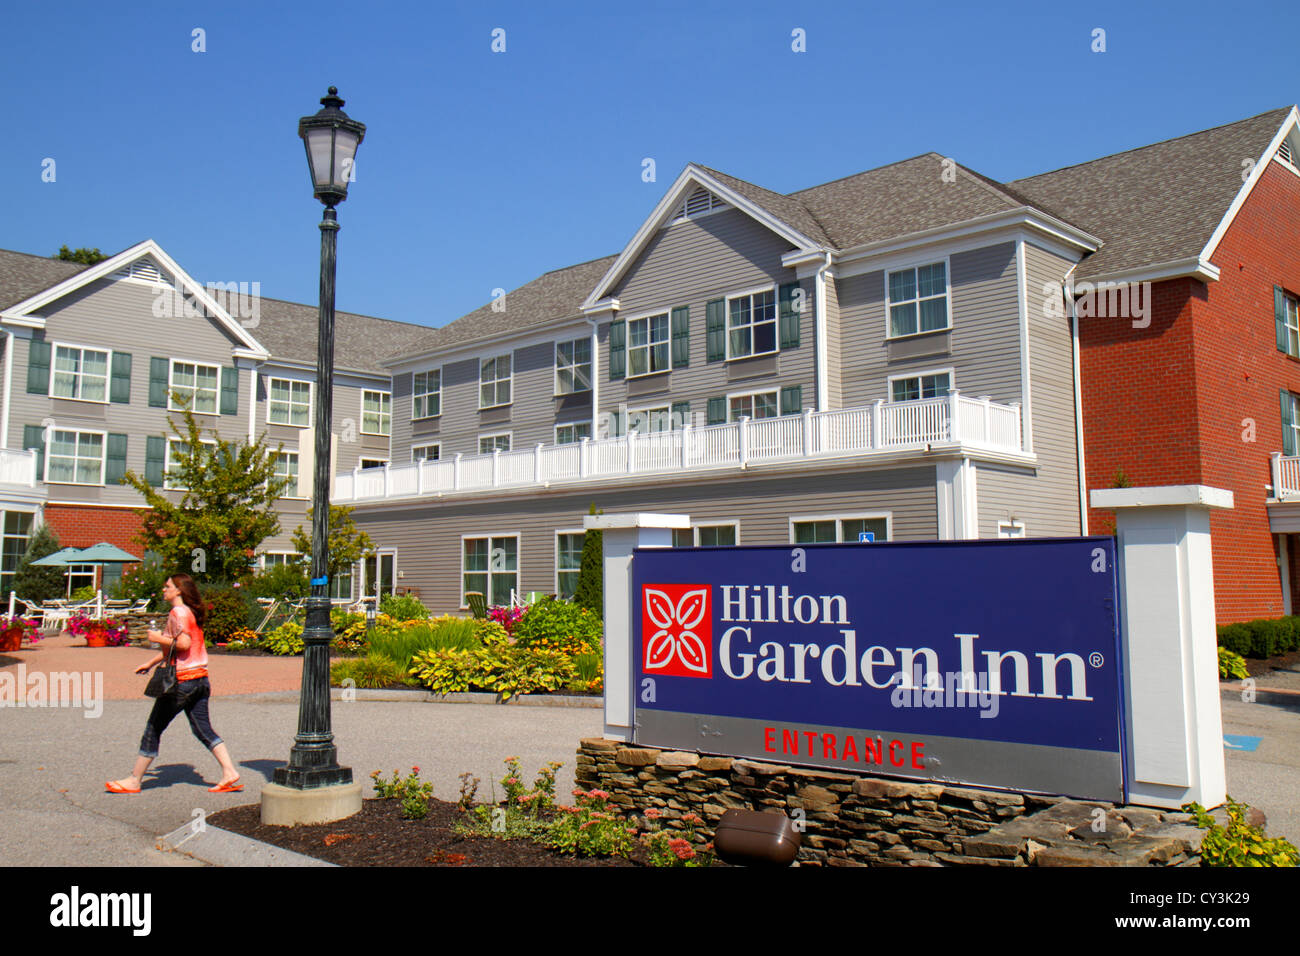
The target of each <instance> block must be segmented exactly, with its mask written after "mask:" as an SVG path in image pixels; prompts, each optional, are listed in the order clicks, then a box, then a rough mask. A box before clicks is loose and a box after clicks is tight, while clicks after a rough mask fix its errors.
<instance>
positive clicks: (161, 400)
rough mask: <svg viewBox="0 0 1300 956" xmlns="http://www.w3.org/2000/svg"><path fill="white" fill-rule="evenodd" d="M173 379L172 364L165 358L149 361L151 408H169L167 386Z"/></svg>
mask: <svg viewBox="0 0 1300 956" xmlns="http://www.w3.org/2000/svg"><path fill="white" fill-rule="evenodd" d="M170 377H171V362H169V361H168V360H167V359H165V358H151V359H150V360H149V407H150V408H166V407H167V386H168V384H169V379H170Z"/></svg>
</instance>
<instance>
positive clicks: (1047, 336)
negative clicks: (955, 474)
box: [976, 242, 1082, 537]
mask: <svg viewBox="0 0 1300 956" xmlns="http://www.w3.org/2000/svg"><path fill="white" fill-rule="evenodd" d="M1071 265H1073V263H1072V262H1071V261H1070V260H1067V259H1063V258H1061V257H1059V256H1057V255H1055V254H1053V253H1050V252H1048V251H1046V250H1044V249H1041V248H1039V247H1038V246H1035V245H1033V244H1032V243H1028V242H1027V243H1025V272H1026V277H1027V284H1026V298H1025V304H1026V307H1027V309H1028V321H1029V383H1030V388H1029V391H1030V399H1029V400H1030V407H1031V410H1032V428H1033V439H1034V453H1035V454H1036V455H1037V456H1038V462H1039V466H1038V473H1037V475H1036V476H1033V477H1030V476H1028V475H1026V474H1024V473H1020V472H1016V471H1014V470H1006V469H995V468H991V467H986V466H983V465H981V466H980V468H979V476H978V478H977V480H976V489H977V494H978V496H979V518H980V536H981V537H996V536H997V523H998V521H999V520H1007V519H1008V518H1009V517H1012V516H1014V517H1016V518H1018V519H1019V520H1021V521H1023V522H1024V524H1025V533H1026V534H1027V535H1030V536H1032V537H1047V536H1057V535H1077V534H1079V533H1080V530H1081V527H1082V525H1081V523H1080V520H1079V472H1078V445H1077V442H1076V440H1075V439H1076V432H1075V407H1074V353H1073V343H1072V341H1071V335H1070V320H1069V318H1068V316H1055V317H1053V316H1048V315H1046V314H1045V312H1046V311H1047V310H1046V309H1045V308H1044V306H1045V304H1046V303H1045V302H1044V285H1045V284H1048V283H1050V284H1051V285H1053V286H1054V287H1056V292H1055V293H1054V296H1053V297H1054V299H1055V300H1056V301H1057V304H1058V306H1059V305H1060V292H1059V286H1060V283H1061V281H1062V279H1063V278H1064V277H1065V274H1066V272H1068V271H1069V269H1070V266H1071ZM1057 311H1061V312H1063V311H1064V307H1063V306H1060V308H1058V310H1057Z"/></svg>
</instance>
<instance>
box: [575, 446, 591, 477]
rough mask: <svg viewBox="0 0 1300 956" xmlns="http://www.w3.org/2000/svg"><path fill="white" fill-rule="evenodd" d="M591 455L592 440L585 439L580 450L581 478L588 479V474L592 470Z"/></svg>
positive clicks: (579, 467) (579, 470) (579, 469)
mask: <svg viewBox="0 0 1300 956" xmlns="http://www.w3.org/2000/svg"><path fill="white" fill-rule="evenodd" d="M590 455H591V439H590V438H584V439H583V440H582V445H581V447H580V448H579V449H578V476H579V477H580V478H586V477H587V472H588V471H589V470H590V469H591V465H590V461H589V458H590Z"/></svg>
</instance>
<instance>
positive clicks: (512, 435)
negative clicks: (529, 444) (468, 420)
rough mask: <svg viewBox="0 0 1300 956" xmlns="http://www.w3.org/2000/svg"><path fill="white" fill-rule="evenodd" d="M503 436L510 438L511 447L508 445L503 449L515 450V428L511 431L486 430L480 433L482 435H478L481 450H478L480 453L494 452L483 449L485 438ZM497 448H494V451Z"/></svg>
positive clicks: (488, 453)
mask: <svg viewBox="0 0 1300 956" xmlns="http://www.w3.org/2000/svg"><path fill="white" fill-rule="evenodd" d="M502 437H505V438H508V439H510V447H508V448H502V449H501V451H514V450H515V433H514V431H513V430H511V431H506V432H484V433H482V434H480V435H479V436H478V443H479V444H478V449H479V450H478V453H479V454H480V455H490V454H492V452H490V451H484V450H483V439H485V438H502ZM495 450H496V449H493V451H495Z"/></svg>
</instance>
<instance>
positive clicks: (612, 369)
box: [609, 319, 627, 382]
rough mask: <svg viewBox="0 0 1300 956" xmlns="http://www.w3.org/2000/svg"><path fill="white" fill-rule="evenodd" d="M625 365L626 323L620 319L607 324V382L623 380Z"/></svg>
mask: <svg viewBox="0 0 1300 956" xmlns="http://www.w3.org/2000/svg"><path fill="white" fill-rule="evenodd" d="M626 364H627V323H626V322H624V321H623V320H622V319H619V320H618V321H617V322H611V323H610V324H609V380H610V381H611V382H617V381H618V380H619V379H621V378H623V376H624V374H625V369H626Z"/></svg>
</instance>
